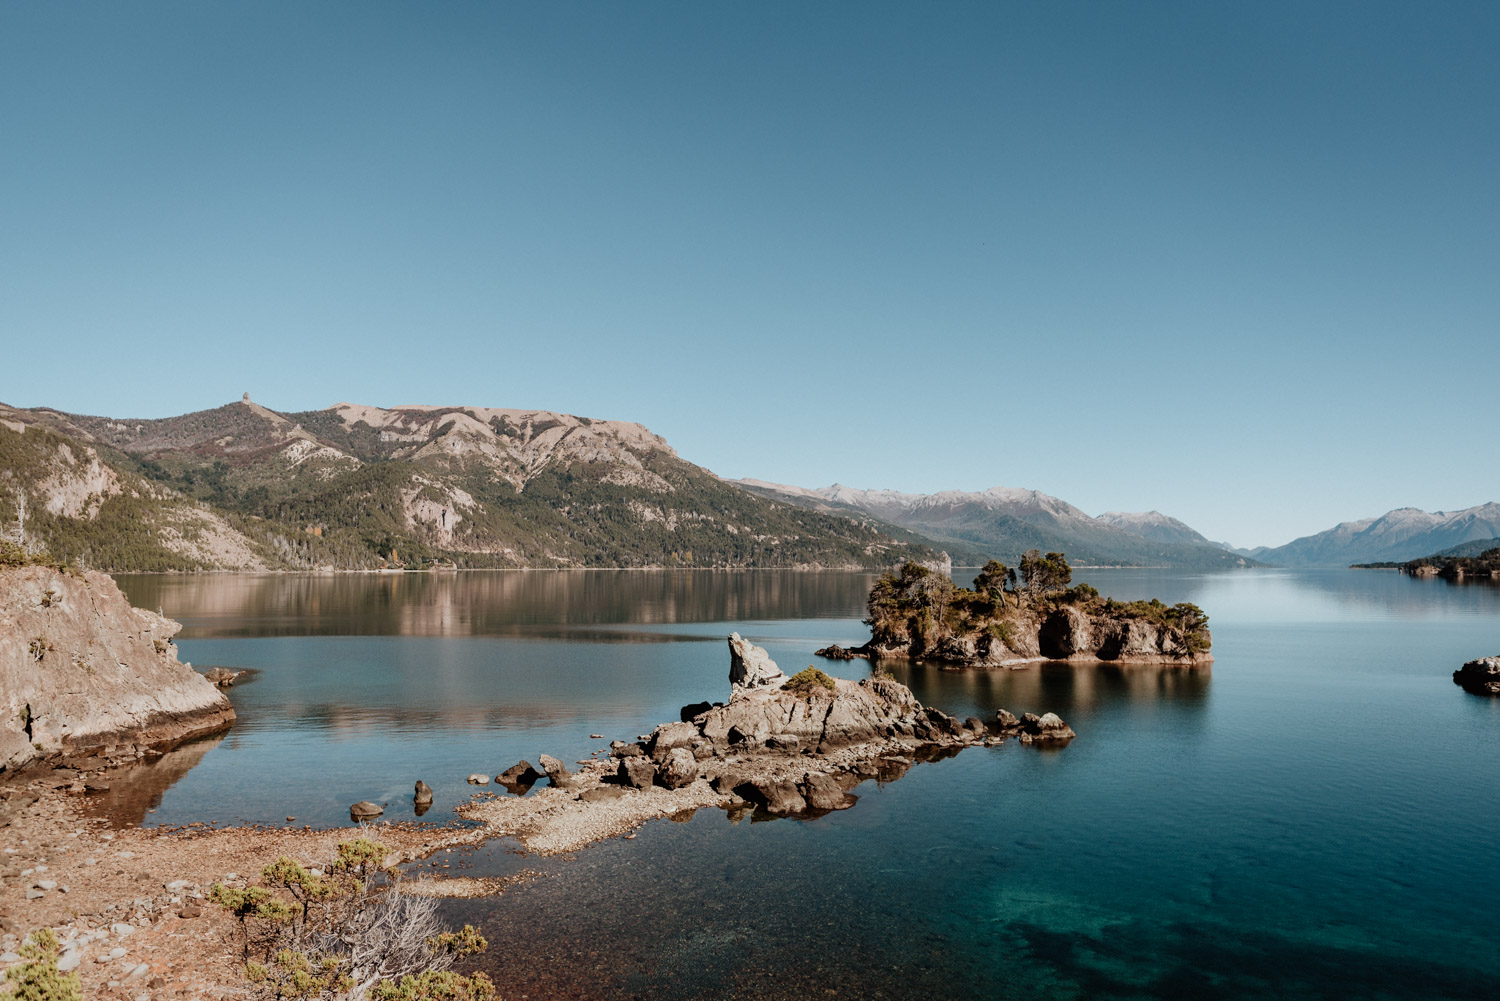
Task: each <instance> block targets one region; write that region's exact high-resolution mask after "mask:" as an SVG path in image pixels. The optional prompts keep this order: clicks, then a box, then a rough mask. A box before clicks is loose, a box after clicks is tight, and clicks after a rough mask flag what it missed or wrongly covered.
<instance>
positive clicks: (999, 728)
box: [994, 709, 1021, 736]
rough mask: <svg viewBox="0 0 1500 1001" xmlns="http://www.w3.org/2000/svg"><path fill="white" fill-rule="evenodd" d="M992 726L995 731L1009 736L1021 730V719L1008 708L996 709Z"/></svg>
mask: <svg viewBox="0 0 1500 1001" xmlns="http://www.w3.org/2000/svg"><path fill="white" fill-rule="evenodd" d="M994 727H995V730H996V732H998V733H1000V734H1003V735H1005V736H1010V735H1011V734H1016V733H1020V732H1021V721H1020V719H1018V718H1017V717H1016V714H1015V713H1013V712H1011V711H1010V710H1009V709H996V710H995V723H994Z"/></svg>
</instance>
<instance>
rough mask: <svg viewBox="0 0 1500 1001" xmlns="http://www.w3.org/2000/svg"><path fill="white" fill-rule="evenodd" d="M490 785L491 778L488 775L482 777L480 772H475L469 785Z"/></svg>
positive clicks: (470, 778) (470, 777)
mask: <svg viewBox="0 0 1500 1001" xmlns="http://www.w3.org/2000/svg"><path fill="white" fill-rule="evenodd" d="M489 784H490V777H489V776H488V775H481V774H479V773H478V772H475V773H474V774H473V775H470V776H469V785H471V786H487V785H489Z"/></svg>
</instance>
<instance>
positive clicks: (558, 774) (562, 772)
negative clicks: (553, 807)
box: [536, 754, 573, 788]
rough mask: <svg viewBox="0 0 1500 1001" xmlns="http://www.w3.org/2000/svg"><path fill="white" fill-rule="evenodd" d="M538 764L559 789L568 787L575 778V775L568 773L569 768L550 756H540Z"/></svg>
mask: <svg viewBox="0 0 1500 1001" xmlns="http://www.w3.org/2000/svg"><path fill="white" fill-rule="evenodd" d="M536 763H537V764H539V765H541V766H542V772H543V773H544V774H546V776H547V780H548V781H550V782H551V783H552V784H553V785H555V786H558V787H560V788H561V787H566V786H567V784H568V781H569V780H570V779H572V778H573V773H572V772H570V771H568V766H567V765H565V764H563V763H562V762H561V761H559V760H558V759H556V758H554V757H553V756H552V755H550V754H543V755H539V756H538V757H537V759H536Z"/></svg>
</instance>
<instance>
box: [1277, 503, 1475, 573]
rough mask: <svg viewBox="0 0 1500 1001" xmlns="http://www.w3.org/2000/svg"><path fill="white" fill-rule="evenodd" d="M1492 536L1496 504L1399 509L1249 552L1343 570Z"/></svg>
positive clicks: (1414, 556)
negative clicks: (1357, 564) (1442, 509)
mask: <svg viewBox="0 0 1500 1001" xmlns="http://www.w3.org/2000/svg"><path fill="white" fill-rule="evenodd" d="M1497 536H1500V504H1496V503H1493V502H1492V503H1488V504H1480V505H1477V506H1475V507H1470V508H1465V509H1464V510H1462V511H1422V510H1419V509H1418V508H1414V507H1402V508H1397V509H1396V510H1394V511H1387V512H1386V513H1385V514H1383V515H1381V516H1379V517H1378V518H1361V519H1360V520H1359V521H1346V522H1343V523H1342V524H1338V525H1335V526H1334V527H1332V528H1330V529H1328V530H1327V531H1323V532H1318V533H1317V534H1316V535H1307V536H1303V537H1302V538H1300V539H1294V540H1292V541H1291V542H1288V543H1287V544H1286V545H1284V546H1276V547H1274V548H1272V547H1268V546H1261V547H1259V548H1258V549H1252V550H1250V552H1251V554H1252V555H1253V556H1254V558H1255V559H1257V560H1260V561H1261V562H1263V563H1272V564H1276V565H1278V566H1348V565H1350V564H1351V563H1382V562H1404V561H1406V560H1414V559H1417V558H1419V557H1422V556H1431V555H1432V554H1434V553H1437V552H1441V551H1442V550H1444V549H1449V548H1451V547H1453V546H1457V545H1461V544H1462V543H1465V542H1472V541H1474V540H1476V539H1493V538H1495V537H1497Z"/></svg>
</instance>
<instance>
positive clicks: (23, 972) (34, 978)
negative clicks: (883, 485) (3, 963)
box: [5, 928, 83, 1001]
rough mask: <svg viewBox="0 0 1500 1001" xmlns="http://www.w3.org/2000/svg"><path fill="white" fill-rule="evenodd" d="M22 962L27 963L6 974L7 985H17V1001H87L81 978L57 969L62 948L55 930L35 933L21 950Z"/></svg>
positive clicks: (44, 929) (41, 930)
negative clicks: (82, 991) (85, 1000)
mask: <svg viewBox="0 0 1500 1001" xmlns="http://www.w3.org/2000/svg"><path fill="white" fill-rule="evenodd" d="M21 958H22V959H23V960H25V962H22V963H18V964H17V965H15V966H12V967H11V968H10V969H8V970H6V971H5V979H6V981H7V982H9V983H11V984H13V985H15V986H14V993H13V994H12V995H11V996H12V997H13V998H14V999H15V1001H83V994H82V993H80V992H81V990H82V985H80V984H79V982H78V974H76V973H72V972H68V973H63V972H62V971H61V970H59V969H58V968H57V961H58V960H59V959H60V958H62V944H61V943H60V942H58V940H57V934H56V933H55V932H53V930H52V929H51V928H39V929H37V930H36V931H34V932H32V933H31V935H30V937H29V938H28V939H27V941H26V944H25V945H23V946H21Z"/></svg>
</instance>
